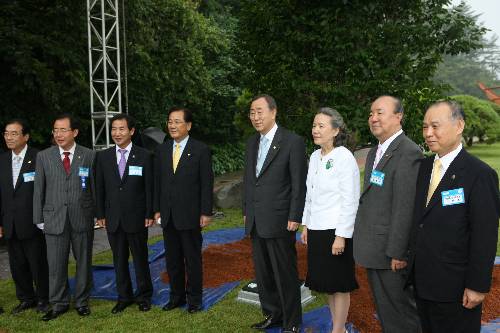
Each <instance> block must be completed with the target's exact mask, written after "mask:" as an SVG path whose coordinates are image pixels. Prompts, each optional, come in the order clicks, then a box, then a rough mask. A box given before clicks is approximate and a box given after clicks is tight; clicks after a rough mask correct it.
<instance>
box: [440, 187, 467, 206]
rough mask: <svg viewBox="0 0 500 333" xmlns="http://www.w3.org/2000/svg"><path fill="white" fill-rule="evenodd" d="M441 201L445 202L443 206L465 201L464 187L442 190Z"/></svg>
mask: <svg viewBox="0 0 500 333" xmlns="http://www.w3.org/2000/svg"><path fill="white" fill-rule="evenodd" d="M441 202H442V203H443V207H444V206H453V205H460V204H463V203H465V196H464V189H463V187H461V188H457V189H454V190H448V191H443V192H441Z"/></svg>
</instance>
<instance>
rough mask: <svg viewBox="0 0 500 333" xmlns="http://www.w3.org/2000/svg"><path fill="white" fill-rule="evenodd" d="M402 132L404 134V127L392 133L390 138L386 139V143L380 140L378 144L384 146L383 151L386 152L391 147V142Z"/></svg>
mask: <svg viewBox="0 0 500 333" xmlns="http://www.w3.org/2000/svg"><path fill="white" fill-rule="evenodd" d="M401 134H403V129H400V130H399V131H397V132H396V133H394V134H393V135H391V136H390V137H389V139H387V140H385V141H384V143H380V142H379V144H378V145H379V146H380V147H381V148H382V153H385V151H386V150H387V148H389V146H390V145H391V143H392V142H393V141H394V140H395V139H396V138H397V137H398V136H399V135H401Z"/></svg>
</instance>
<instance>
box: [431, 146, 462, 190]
mask: <svg viewBox="0 0 500 333" xmlns="http://www.w3.org/2000/svg"><path fill="white" fill-rule="evenodd" d="M461 150H462V144H461V143H460V144H459V145H458V147H457V148H455V149H454V150H452V151H450V152H449V153H448V154H446V155H444V156H441V157H439V155H438V154H436V155H435V156H434V161H436V160H441V174H440V178H439V181H441V179H443V176H444V174H445V173H446V170H448V168H449V167H450V164H451V162H453V160H454V159H455V157H457V155H458V154H459V153H460V151H461ZM431 180H432V173H431ZM429 183H430V182H429Z"/></svg>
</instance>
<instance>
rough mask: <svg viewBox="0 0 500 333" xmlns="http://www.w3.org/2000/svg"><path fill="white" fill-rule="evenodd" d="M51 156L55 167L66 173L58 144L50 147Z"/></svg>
mask: <svg viewBox="0 0 500 333" xmlns="http://www.w3.org/2000/svg"><path fill="white" fill-rule="evenodd" d="M52 156H53V158H54V162H55V164H56V165H57V168H58V169H59V170H60V172H62V173H63V174H64V175H66V170H64V165H63V162H62V157H61V154H60V153H59V146H57V145H56V146H53V147H52Z"/></svg>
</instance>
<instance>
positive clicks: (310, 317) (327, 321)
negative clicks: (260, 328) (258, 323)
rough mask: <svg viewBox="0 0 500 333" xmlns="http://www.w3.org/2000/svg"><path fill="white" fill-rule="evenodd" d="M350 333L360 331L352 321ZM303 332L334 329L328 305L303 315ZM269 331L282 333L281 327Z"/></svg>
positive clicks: (347, 328) (320, 331)
mask: <svg viewBox="0 0 500 333" xmlns="http://www.w3.org/2000/svg"><path fill="white" fill-rule="evenodd" d="M346 330H347V332H348V333H359V331H358V330H357V329H356V328H355V327H354V325H353V324H352V323H346ZM300 331H301V332H311V333H312V332H314V333H323V332H331V331H332V317H331V315H330V310H329V309H328V307H327V306H323V307H321V308H317V309H314V310H312V311H309V312H307V313H304V314H303V315H302V327H301V328H300ZM266 332H268V333H280V332H281V328H273V329H270V330H266Z"/></svg>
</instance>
